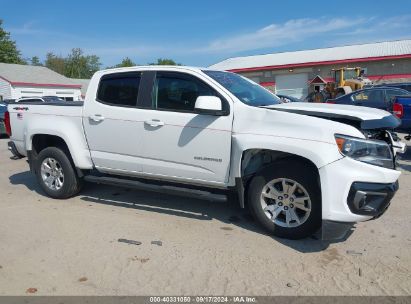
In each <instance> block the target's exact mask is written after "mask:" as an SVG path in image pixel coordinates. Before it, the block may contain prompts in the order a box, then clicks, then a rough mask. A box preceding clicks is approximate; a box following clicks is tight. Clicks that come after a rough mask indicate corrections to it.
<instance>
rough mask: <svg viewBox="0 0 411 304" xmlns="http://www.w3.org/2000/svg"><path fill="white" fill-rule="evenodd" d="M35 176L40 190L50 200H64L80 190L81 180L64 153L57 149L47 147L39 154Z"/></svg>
mask: <svg viewBox="0 0 411 304" xmlns="http://www.w3.org/2000/svg"><path fill="white" fill-rule="evenodd" d="M36 175H37V181H38V182H39V184H40V186H41V187H42V189H43V190H44V191H45V192H46V193H47V194H48V195H49V196H50V197H52V198H57V199H65V198H68V197H71V196H73V195H75V194H77V193H78V192H79V191H80V189H81V180H80V179H79V178H78V176H77V174H76V172H75V170H74V166H73V165H72V163H71V161H70V159H69V158H68V156H67V155H66V153H64V151H63V150H61V149H59V148H57V147H49V148H46V149H44V150H42V151H41V152H40V153H39V155H38V158H37V161H36Z"/></svg>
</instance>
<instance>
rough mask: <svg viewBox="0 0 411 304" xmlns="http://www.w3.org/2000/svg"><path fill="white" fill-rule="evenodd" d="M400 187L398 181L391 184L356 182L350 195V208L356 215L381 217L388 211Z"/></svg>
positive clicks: (348, 201) (348, 200)
mask: <svg viewBox="0 0 411 304" xmlns="http://www.w3.org/2000/svg"><path fill="white" fill-rule="evenodd" d="M398 187H399V184H398V181H397V182H395V183H389V184H378V183H364V182H355V183H353V184H352V185H351V189H350V192H349V194H348V199H347V203H348V207H349V208H350V211H351V212H352V213H354V214H360V215H368V216H372V217H374V218H376V217H379V216H381V215H382V214H383V213H384V212H385V210H387V208H388V206H389V205H390V202H391V199H392V198H393V196H394V194H395V192H397V190H398Z"/></svg>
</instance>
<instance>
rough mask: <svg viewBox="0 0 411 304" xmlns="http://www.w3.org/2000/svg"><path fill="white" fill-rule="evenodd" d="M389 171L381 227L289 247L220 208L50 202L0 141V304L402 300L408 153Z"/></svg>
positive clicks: (158, 198)
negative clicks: (39, 300) (390, 192)
mask: <svg viewBox="0 0 411 304" xmlns="http://www.w3.org/2000/svg"><path fill="white" fill-rule="evenodd" d="M400 163H401V170H402V171H403V174H402V175H401V178H400V190H399V191H398V193H397V194H396V196H395V198H394V199H393V201H392V204H391V206H390V208H389V209H388V211H387V212H386V213H385V214H384V215H383V216H382V217H381V218H379V219H377V220H374V221H369V222H365V223H360V224H358V225H357V226H356V228H355V230H354V231H353V232H352V233H351V235H349V236H348V238H346V239H345V240H342V241H339V242H333V243H329V242H324V241H321V240H317V239H315V238H308V239H305V240H299V241H289V240H283V239H277V238H273V237H272V236H270V235H267V234H266V233H265V232H264V231H262V230H261V229H260V228H259V227H258V226H257V224H256V223H255V222H254V221H253V220H252V218H251V217H250V216H249V215H248V214H247V212H245V211H244V210H241V209H240V208H239V207H238V206H236V205H232V204H229V203H214V202H207V201H202V200H195V199H187V198H181V197H174V196H173V197H172V196H168V195H163V194H160V193H148V192H140V191H135V190H129V189H123V188H117V187H110V186H100V185H94V184H86V186H85V187H84V189H83V191H82V192H81V193H80V194H79V195H78V196H76V197H74V198H71V199H68V200H53V199H50V198H48V197H46V196H45V195H44V193H43V192H42V191H41V189H40V187H39V186H38V185H37V182H36V180H35V177H34V176H33V175H32V174H31V173H30V172H29V170H28V164H27V162H26V160H25V159H20V160H12V159H10V154H9V152H8V151H7V139H5V138H3V139H0V295H27V294H36V295H199V294H201V295H239V294H241V295H245V294H246V295H410V293H411V217H410V214H411V199H410V197H411V149H410V150H409V151H408V152H407V153H406V154H405V155H404V157H403V160H401V161H400ZM119 239H120V240H119Z"/></svg>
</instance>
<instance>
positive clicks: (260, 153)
mask: <svg viewBox="0 0 411 304" xmlns="http://www.w3.org/2000/svg"><path fill="white" fill-rule="evenodd" d="M280 161H281V162H283V161H290V162H298V163H299V164H301V165H302V166H305V167H307V168H310V169H311V170H312V172H313V173H314V174H316V177H317V179H318V183H319V182H320V174H319V172H318V168H317V166H316V165H315V164H314V163H313V162H312V161H311V160H309V159H307V158H305V157H302V156H299V155H295V154H291V153H287V152H282V151H273V150H265V149H250V150H246V151H244V152H243V157H242V159H241V177H242V178H243V180H244V181H245V182H246V181H248V180H250V179H251V178H252V177H253V176H254V175H255V174H256V173H257V172H259V171H260V170H263V169H264V168H266V167H268V166H271V165H273V164H275V163H276V162H280ZM319 185H320V184H319Z"/></svg>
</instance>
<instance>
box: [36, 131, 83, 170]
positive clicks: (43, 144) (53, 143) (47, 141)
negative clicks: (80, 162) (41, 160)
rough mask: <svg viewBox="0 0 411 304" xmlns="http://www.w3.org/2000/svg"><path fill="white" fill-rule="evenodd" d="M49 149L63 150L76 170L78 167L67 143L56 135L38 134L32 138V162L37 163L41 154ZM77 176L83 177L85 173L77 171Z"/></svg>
mask: <svg viewBox="0 0 411 304" xmlns="http://www.w3.org/2000/svg"><path fill="white" fill-rule="evenodd" d="M49 147H56V148H60V149H61V150H63V152H64V153H65V154H66V155H67V157H68V158H69V160H70V162H71V165H72V166H73V168H76V165H75V164H74V160H73V157H72V156H71V153H70V150H69V148H68V146H67V144H66V142H65V141H64V139H62V138H61V137H59V136H56V135H49V134H36V135H34V136H33V138H32V148H31V155H32V157H31V158H32V160H33V161H34V162H35V161H36V159H37V157H38V155H39V153H40V152H41V151H42V150H44V149H46V148H49ZM76 171H77V175H78V176H79V177H83V175H84V174H83V172H82V170H80V169H77V168H76Z"/></svg>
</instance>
